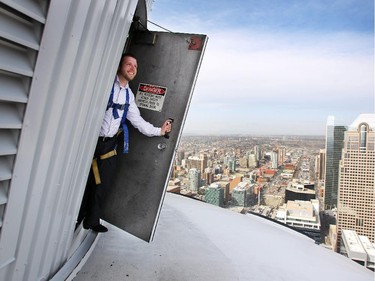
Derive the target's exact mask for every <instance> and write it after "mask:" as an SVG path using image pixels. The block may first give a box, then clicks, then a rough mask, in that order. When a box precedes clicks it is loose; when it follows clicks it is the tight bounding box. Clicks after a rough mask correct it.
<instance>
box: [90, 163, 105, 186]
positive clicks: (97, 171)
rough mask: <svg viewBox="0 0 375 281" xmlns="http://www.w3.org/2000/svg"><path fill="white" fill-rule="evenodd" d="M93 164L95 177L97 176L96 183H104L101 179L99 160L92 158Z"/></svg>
mask: <svg viewBox="0 0 375 281" xmlns="http://www.w3.org/2000/svg"><path fill="white" fill-rule="evenodd" d="M91 166H92V172H93V174H94V178H95V183H96V185H99V184H101V183H102V181H101V180H100V174H99V168H98V160H96V158H94V159H92V164H91Z"/></svg>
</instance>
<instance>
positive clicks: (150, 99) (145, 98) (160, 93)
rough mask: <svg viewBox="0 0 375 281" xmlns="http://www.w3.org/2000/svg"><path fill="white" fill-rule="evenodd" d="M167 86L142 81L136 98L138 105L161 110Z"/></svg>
mask: <svg viewBox="0 0 375 281" xmlns="http://www.w3.org/2000/svg"><path fill="white" fill-rule="evenodd" d="M166 93H167V88H166V87H162V86H156V85H150V84H143V83H140V84H139V87H138V91H137V95H136V98H135V103H136V104H137V106H138V107H141V108H147V109H150V110H154V111H159V112H161V109H162V108H163V104H164V98H165V94H166Z"/></svg>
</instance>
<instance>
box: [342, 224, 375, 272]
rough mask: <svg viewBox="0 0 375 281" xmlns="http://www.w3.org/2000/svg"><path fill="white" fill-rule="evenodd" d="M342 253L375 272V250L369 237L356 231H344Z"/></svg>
mask: <svg viewBox="0 0 375 281" xmlns="http://www.w3.org/2000/svg"><path fill="white" fill-rule="evenodd" d="M340 253H341V254H343V255H345V256H347V257H348V258H350V259H351V260H353V261H355V262H357V263H359V264H360V265H363V266H365V267H367V268H369V269H371V270H373V271H374V270H375V248H374V245H373V244H372V243H371V242H370V240H369V239H368V237H367V236H361V235H358V234H357V233H356V232H355V231H354V230H347V229H343V230H342V243H341V247H340Z"/></svg>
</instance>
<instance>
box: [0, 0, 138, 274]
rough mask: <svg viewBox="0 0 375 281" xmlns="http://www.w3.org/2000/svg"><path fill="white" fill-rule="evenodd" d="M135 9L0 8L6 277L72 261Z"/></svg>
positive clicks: (115, 5) (0, 259) (52, 269)
mask: <svg viewBox="0 0 375 281" xmlns="http://www.w3.org/2000/svg"><path fill="white" fill-rule="evenodd" d="M137 2H138V1H136V0H122V1H121V0H93V1H73V0H72V1H61V0H52V1H50V3H49V7H48V9H47V7H45V6H40V5H39V4H38V1H33V0H28V1H20V0H18V1H2V2H1V3H2V4H1V6H0V23H1V25H0V35H1V36H2V38H6V39H5V40H0V57H1V58H4V59H1V60H0V81H1V85H0V108H1V109H0V110H1V111H0V143H1V145H0V189H1V190H0V191H1V192H0V193H1V194H2V195H1V196H0V208H1V207H3V209H5V212H4V215H3V216H2V212H0V217H3V224H2V226H1V224H0V226H1V233H0V249H1V251H0V280H9V281H11V280H14V281H15V280H17V281H18V280H47V279H49V278H50V277H51V276H53V275H54V273H56V272H57V271H58V270H59V269H60V268H61V266H62V265H63V264H64V263H65V262H66V260H67V259H68V258H69V254H70V252H71V251H72V249H71V246H72V245H71V244H72V241H73V233H74V226H75V219H76V216H77V214H78V210H79V207H80V203H81V198H82V195H83V192H84V187H85V183H86V178H87V175H88V172H89V168H90V164H91V156H92V154H93V150H94V148H95V144H96V138H97V135H98V132H99V129H100V124H101V120H102V117H103V114H104V109H105V105H106V103H107V98H108V92H109V90H110V87H111V83H112V82H113V78H114V75H115V73H116V70H117V64H118V60H119V58H120V55H121V52H122V49H123V46H124V44H125V41H126V37H127V35H128V31H129V28H130V24H131V21H132V18H133V14H134V11H135V8H136V6H137ZM40 3H41V4H42V5H44V4H43V3H44V1H40ZM25 108H26V109H25ZM2 175H3V176H2ZM4 202H5V203H4ZM0 211H1V209H0Z"/></svg>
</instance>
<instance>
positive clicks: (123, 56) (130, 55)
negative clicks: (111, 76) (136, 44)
mask: <svg viewBox="0 0 375 281" xmlns="http://www.w3.org/2000/svg"><path fill="white" fill-rule="evenodd" d="M125 57H132V58H134V59H137V58H136V56H135V55H134V54H132V53H123V54H122V55H121V60H120V62H121V61H122V60H123V59H124V58H125Z"/></svg>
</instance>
